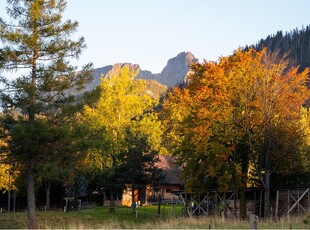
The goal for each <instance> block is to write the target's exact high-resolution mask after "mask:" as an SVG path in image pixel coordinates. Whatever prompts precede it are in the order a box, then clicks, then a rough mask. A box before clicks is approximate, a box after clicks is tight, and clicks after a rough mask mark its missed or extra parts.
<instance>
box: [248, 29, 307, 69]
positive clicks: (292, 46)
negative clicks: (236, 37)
mask: <svg viewBox="0 0 310 230" xmlns="http://www.w3.org/2000/svg"><path fill="white" fill-rule="evenodd" d="M250 47H252V48H254V49H256V50H262V49H263V48H267V51H269V52H277V53H278V55H279V57H280V58H281V57H286V59H287V60H288V61H289V63H290V64H292V65H293V66H299V71H302V70H304V69H305V68H306V67H310V26H307V27H306V28H304V27H303V28H302V29H301V30H298V29H295V30H293V31H291V32H285V34H284V33H283V32H282V31H278V32H277V33H276V34H273V35H269V36H267V37H266V38H265V39H261V40H260V41H259V42H258V43H257V44H255V45H252V46H246V47H245V50H247V49H249V48H250Z"/></svg>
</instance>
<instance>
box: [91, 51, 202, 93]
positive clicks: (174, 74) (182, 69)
mask: <svg viewBox="0 0 310 230" xmlns="http://www.w3.org/2000/svg"><path fill="white" fill-rule="evenodd" d="M197 61H198V60H197V59H196V58H195V57H194V55H193V54H192V53H190V52H182V53H179V54H178V55H177V56H176V57H174V58H171V59H169V60H168V62H167V65H166V66H165V67H164V69H163V70H162V71H161V73H156V74H154V73H152V72H150V71H148V70H141V68H140V66H139V65H138V64H131V63H117V64H114V65H108V66H104V67H102V68H97V69H94V70H93V76H94V78H93V81H92V82H91V83H90V84H88V85H87V86H86V91H90V90H92V89H94V88H95V87H96V86H97V85H99V83H100V77H101V76H102V75H104V76H106V77H109V76H110V75H112V74H113V73H115V72H117V71H118V70H120V69H121V68H123V67H125V66H127V67H128V68H129V70H130V71H131V72H136V73H137V76H136V77H137V78H140V79H145V80H155V81H157V82H159V83H161V84H163V85H165V86H168V87H173V86H176V85H179V84H181V83H183V82H184V81H186V76H187V74H188V72H189V65H190V64H191V63H192V62H197Z"/></svg>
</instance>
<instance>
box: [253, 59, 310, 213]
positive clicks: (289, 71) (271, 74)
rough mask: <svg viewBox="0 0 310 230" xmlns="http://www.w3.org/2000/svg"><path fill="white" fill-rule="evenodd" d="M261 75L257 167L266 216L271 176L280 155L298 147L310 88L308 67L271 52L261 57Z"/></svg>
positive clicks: (289, 152)
mask: <svg viewBox="0 0 310 230" xmlns="http://www.w3.org/2000/svg"><path fill="white" fill-rule="evenodd" d="M261 61H262V64H263V66H264V68H263V69H261V74H260V78H256V79H255V80H256V84H257V87H258V90H259V94H258V103H259V108H260V110H259V111H258V113H259V114H260V117H261V123H260V130H261V142H260V145H259V150H260V151H258V152H259V153H260V155H259V156H258V158H256V163H257V170H258V174H259V177H260V180H261V183H262V185H263V187H264V189H265V216H266V217H269V216H270V213H269V205H270V202H269V196H270V195H269V194H270V176H271V174H272V172H273V171H275V170H276V169H277V164H278V161H279V160H280V159H282V158H283V157H285V156H287V155H290V154H291V153H292V152H294V151H293V150H294V148H295V149H296V147H297V146H296V142H297V141H293V140H294V138H295V137H298V136H300V135H298V132H299V131H298V130H299V129H298V128H297V127H296V122H298V121H299V120H300V118H301V108H302V105H303V104H304V102H305V101H306V99H308V97H309V90H308V88H307V81H308V72H309V71H308V69H305V70H304V71H303V72H301V73H298V68H297V67H293V68H289V66H288V63H286V62H283V61H282V60H281V59H280V60H278V59H276V57H274V56H273V55H272V54H268V53H265V55H264V56H263V57H262V60H261Z"/></svg>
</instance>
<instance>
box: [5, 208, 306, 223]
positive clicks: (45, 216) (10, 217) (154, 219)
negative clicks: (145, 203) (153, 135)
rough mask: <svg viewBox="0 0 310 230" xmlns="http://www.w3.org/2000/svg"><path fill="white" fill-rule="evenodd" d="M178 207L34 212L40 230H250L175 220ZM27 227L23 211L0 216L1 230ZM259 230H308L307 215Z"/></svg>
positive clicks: (199, 220) (206, 219)
mask: <svg viewBox="0 0 310 230" xmlns="http://www.w3.org/2000/svg"><path fill="white" fill-rule="evenodd" d="M178 211H180V209H179V208H173V209H172V208H171V207H163V208H162V209H161V217H160V218H158V216H157V206H156V205H154V206H149V207H140V208H138V211H137V213H132V212H131V209H130V208H121V207H118V208H116V212H115V213H110V212H109V209H108V208H104V207H97V208H92V209H86V210H82V211H70V212H67V213H64V212H61V211H48V212H42V211H38V212H37V220H38V225H39V228H41V229H224V228H225V229H249V223H248V221H240V220H225V219H222V218H221V217H199V218H198V217H195V218H182V217H178ZM21 228H27V214H26V212H16V213H0V229H21ZM258 228H259V229H290V228H291V229H310V216H309V215H308V216H303V217H299V218H284V219H280V220H277V221H264V220H261V221H259V223H258Z"/></svg>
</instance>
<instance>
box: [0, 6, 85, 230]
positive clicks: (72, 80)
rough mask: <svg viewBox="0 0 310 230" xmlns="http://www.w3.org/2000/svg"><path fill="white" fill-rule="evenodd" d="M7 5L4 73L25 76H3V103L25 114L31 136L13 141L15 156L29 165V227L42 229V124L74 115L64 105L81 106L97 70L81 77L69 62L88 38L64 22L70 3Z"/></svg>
mask: <svg viewBox="0 0 310 230" xmlns="http://www.w3.org/2000/svg"><path fill="white" fill-rule="evenodd" d="M7 4H8V8H7V13H8V15H9V17H10V18H11V19H12V20H11V21H8V22H6V21H5V20H3V19H1V20H0V31H1V32H0V38H1V41H2V47H1V49H0V68H1V70H2V71H4V70H10V71H15V70H20V69H23V71H16V72H15V73H16V74H15V76H16V77H15V78H14V79H13V80H10V79H8V78H6V77H5V76H2V77H1V80H2V83H3V84H4V88H3V89H2V93H1V99H2V102H3V108H4V109H5V112H7V113H10V112H11V111H18V112H20V113H21V114H23V119H19V120H17V123H19V124H17V126H16V128H14V129H15V130H19V131H20V132H21V133H23V134H26V133H27V132H30V133H28V134H26V135H25V136H26V137H27V139H25V140H21V139H19V136H20V134H19V136H16V137H17V139H14V138H15V137H14V136H12V139H13V142H12V143H14V146H12V148H14V149H15V150H18V151H15V152H13V153H14V154H17V155H19V159H20V160H21V162H22V163H24V164H25V165H26V169H27V170H26V174H27V203H28V221H29V225H28V226H29V228H37V224H36V218H35V191H34V181H35V173H34V172H35V167H36V164H37V162H38V161H39V160H40V157H39V155H40V154H41V152H40V151H38V149H37V148H36V146H37V145H39V143H38V141H40V138H43V137H40V138H39V139H37V137H38V136H37V135H36V134H35V131H36V129H38V127H37V126H36V124H42V125H43V123H44V122H45V120H48V119H50V118H55V117H57V116H58V115H60V114H62V112H64V111H69V110H64V106H67V105H73V104H74V103H75V102H74V101H75V99H76V97H75V96H73V94H72V93H73V92H74V93H77V92H78V90H80V89H82V88H83V86H84V83H85V82H86V81H88V80H89V79H90V77H91V75H90V72H89V69H90V67H91V65H86V66H85V67H83V69H82V70H81V71H79V72H76V67H74V66H72V65H71V64H70V62H69V58H78V57H79V55H80V54H81V52H82V50H83V49H84V48H85V43H84V39H83V38H79V39H78V40H77V41H73V40H71V39H70V37H69V36H70V34H72V33H73V32H74V31H76V29H77V26H78V23H77V22H72V21H71V20H67V21H65V22H64V21H63V20H62V13H63V11H64V10H65V8H66V2H65V1H64V0H34V1H27V0H8V1H7ZM70 92H72V93H70ZM39 127H42V126H39ZM14 133H15V134H18V133H17V132H14ZM32 137H33V138H35V139H31V138H32ZM17 140H18V141H17ZM19 140H20V141H21V142H19ZM26 140H27V142H26ZM22 146H23V147H26V148H22Z"/></svg>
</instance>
